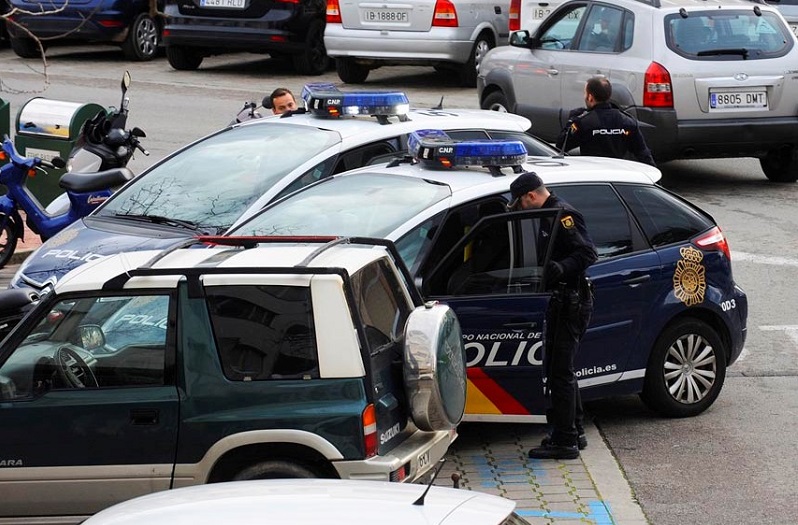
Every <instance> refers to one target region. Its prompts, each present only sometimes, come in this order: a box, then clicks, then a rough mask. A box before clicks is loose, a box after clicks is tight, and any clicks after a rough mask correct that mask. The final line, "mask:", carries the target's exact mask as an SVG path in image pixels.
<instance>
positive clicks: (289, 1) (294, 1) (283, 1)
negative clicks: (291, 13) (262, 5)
mask: <svg viewBox="0 0 798 525" xmlns="http://www.w3.org/2000/svg"><path fill="white" fill-rule="evenodd" d="M275 1H276V2H278V3H280V4H298V3H299V0H275Z"/></svg>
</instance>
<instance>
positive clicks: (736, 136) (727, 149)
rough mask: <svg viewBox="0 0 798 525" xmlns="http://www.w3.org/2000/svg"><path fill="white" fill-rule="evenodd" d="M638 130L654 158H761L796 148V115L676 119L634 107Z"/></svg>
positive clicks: (668, 112)
mask: <svg viewBox="0 0 798 525" xmlns="http://www.w3.org/2000/svg"><path fill="white" fill-rule="evenodd" d="M637 118H638V120H639V121H640V128H641V130H642V131H643V134H644V135H645V137H646V143H647V144H648V146H649V148H651V151H652V152H653V153H654V157H655V158H656V159H657V160H658V161H660V162H664V161H667V160H673V159H685V158H723V157H761V156H763V155H764V154H766V153H767V151H768V150H771V149H775V148H779V147H781V146H784V145H792V146H798V115H797V116H792V117H768V118H750V119H741V118H730V119H712V120H709V119H708V120H678V119H677V116H676V112H675V111H674V110H672V109H668V110H662V109H651V108H637Z"/></svg>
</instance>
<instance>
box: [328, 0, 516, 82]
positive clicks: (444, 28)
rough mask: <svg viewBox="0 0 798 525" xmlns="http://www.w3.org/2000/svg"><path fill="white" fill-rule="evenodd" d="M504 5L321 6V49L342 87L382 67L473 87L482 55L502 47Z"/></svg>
mask: <svg viewBox="0 0 798 525" xmlns="http://www.w3.org/2000/svg"><path fill="white" fill-rule="evenodd" d="M509 13H510V0H490V1H485V0H456V1H453V0H411V1H409V2H408V1H404V2H399V1H397V0H388V1H385V2H378V3H362V2H355V1H354V0H328V1H327V27H326V29H325V31H324V44H325V46H326V48H327V54H328V55H329V56H331V57H334V58H335V68H336V70H337V71H338V76H339V77H340V78H341V80H343V81H344V82H346V83H349V84H360V83H362V82H365V81H366V78H367V77H368V75H369V71H370V70H372V69H376V68H378V67H380V66H388V65H428V66H434V67H435V69H436V70H443V71H451V72H453V73H454V74H455V75H457V78H458V80H459V81H460V83H461V84H462V85H464V86H466V87H474V85H476V80H477V70H478V68H479V64H480V62H481V61H482V58H483V57H484V56H485V54H486V53H487V52H488V51H489V50H490V49H492V48H494V47H495V46H497V45H502V44H507V37H508V36H509V34H510V33H509V30H508V27H509Z"/></svg>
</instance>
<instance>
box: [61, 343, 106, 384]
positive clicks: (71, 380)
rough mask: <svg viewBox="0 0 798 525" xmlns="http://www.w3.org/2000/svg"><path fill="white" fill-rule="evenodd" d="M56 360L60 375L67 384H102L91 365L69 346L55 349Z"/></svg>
mask: <svg viewBox="0 0 798 525" xmlns="http://www.w3.org/2000/svg"><path fill="white" fill-rule="evenodd" d="M55 362H56V369H57V370H58V376H59V377H60V378H61V380H62V381H63V382H64V383H65V384H67V385H69V386H72V387H75V388H86V387H87V386H90V387H98V386H100V384H99V383H98V382H97V377H96V376H95V375H94V372H93V371H92V369H91V367H89V365H87V364H86V361H84V360H83V358H82V357H80V355H79V354H78V353H77V352H75V351H74V350H72V349H71V348H69V346H62V347H60V348H59V349H58V350H56V351H55Z"/></svg>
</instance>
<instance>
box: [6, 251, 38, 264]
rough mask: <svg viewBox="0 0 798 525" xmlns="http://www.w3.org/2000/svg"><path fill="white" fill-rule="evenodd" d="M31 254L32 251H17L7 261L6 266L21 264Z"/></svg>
mask: <svg viewBox="0 0 798 525" xmlns="http://www.w3.org/2000/svg"><path fill="white" fill-rule="evenodd" d="M32 253H33V250H17V251H15V252H14V253H13V254H12V255H11V258H10V259H9V260H8V262H7V263H6V265H10V264H22V262H23V261H24V260H25V259H27V258H28V256H29V255H30V254H32Z"/></svg>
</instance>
